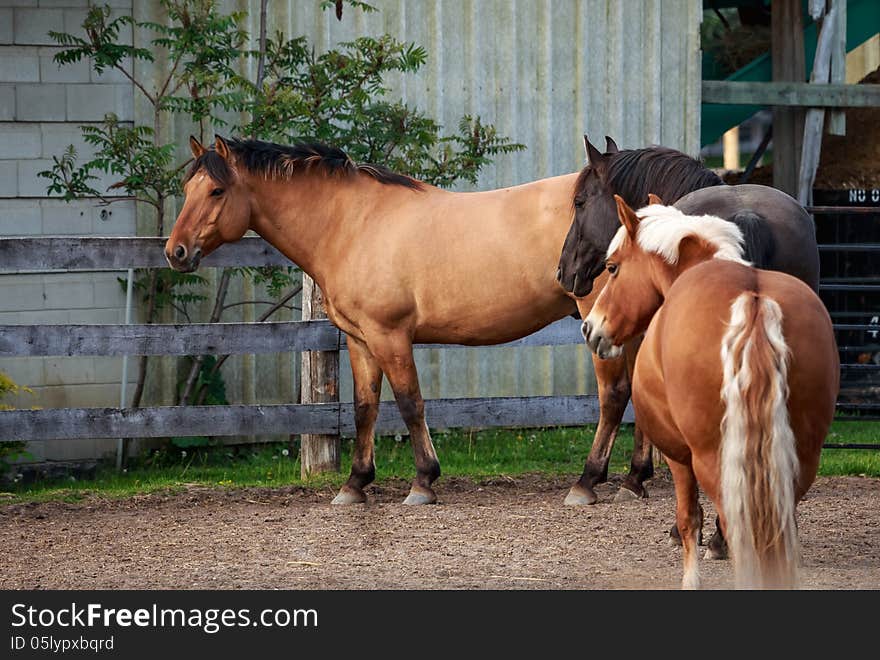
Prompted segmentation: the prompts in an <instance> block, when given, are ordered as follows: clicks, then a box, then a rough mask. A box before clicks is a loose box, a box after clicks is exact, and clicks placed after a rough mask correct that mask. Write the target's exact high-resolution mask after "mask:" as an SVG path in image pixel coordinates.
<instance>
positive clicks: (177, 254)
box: [174, 245, 186, 261]
mask: <svg viewBox="0 0 880 660" xmlns="http://www.w3.org/2000/svg"><path fill="white" fill-rule="evenodd" d="M184 257H186V248H185V247H183V246H182V245H178V246H177V247H176V248H174V258H175V259H177V260H178V261H183V259H184Z"/></svg>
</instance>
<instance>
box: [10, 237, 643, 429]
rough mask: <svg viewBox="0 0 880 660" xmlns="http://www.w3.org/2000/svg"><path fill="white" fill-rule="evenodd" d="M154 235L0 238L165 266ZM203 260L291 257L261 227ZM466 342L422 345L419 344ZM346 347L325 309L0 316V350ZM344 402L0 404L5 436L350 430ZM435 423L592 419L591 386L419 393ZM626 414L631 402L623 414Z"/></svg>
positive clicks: (27, 250) (538, 342)
mask: <svg viewBox="0 0 880 660" xmlns="http://www.w3.org/2000/svg"><path fill="white" fill-rule="evenodd" d="M164 245H165V241H164V239H161V238H71V237H48V238H47V237H39V238H0V273H2V272H7V273H10V272H34V271H37V272H40V271H52V270H65V271H66V270H90V271H91V270H122V269H127V268H130V267H135V268H159V267H165V266H166V265H167V264H166V263H165V257H164V253H163V248H164ZM203 265H204V266H206V267H212V266H213V267H225V266H265V265H281V266H293V265H294V264H292V263H291V262H290V261H289V260H288V259H287V258H286V257H284V256H283V255H281V254H280V253H279V252H277V251H276V250H275V249H274V248H272V247H271V246H269V245H268V244H267V243H265V242H264V241H263V240H262V239H260V238H251V237H248V238H245V239H243V240H242V241H240V242H238V243H233V244H228V245H224V246H223V247H221V248H220V249H218V250H217V251H216V252H215V253H213V254H211V255H209V256H208V257H206V258H205V260H204V262H203ZM582 342H583V338H582V337H581V334H580V329H579V322H578V321H577V320H575V319H572V318H567V319H563V320H561V321H559V322H557V323H554V324H552V325H549V326H547V327H545V328H543V329H541V330H539V331H538V332H536V333H534V334H532V335H529V336H528V337H523V338H522V339H519V340H517V341H513V342H509V343H507V344H501V346H562V345H569V344H580V343H582ZM447 347H448V348H460V347H461V345H457V344H454V345H436V344H431V345H417V346H416V348H435V349H436V348H447ZM340 349H342V350H345V349H346V344H345V341H343V340H342V336H341V333H340V332H339V330H337V329H336V328H335V327H334V326H333V325H331V324H330V322H329V321H300V322H286V323H216V324H187V325H160V324H150V325H144V324H132V325H0V357H22V356H74V355H76V356H116V355H197V354H246V353H278V352H288V351H292V352H300V351H336V350H340ZM352 405H353V404H351V403H342V404H336V403H334V404H290V405H250V406H243V405H234V406H163V407H153V408H138V409H120V408H57V409H48V410H11V411H2V412H0V439H2V440H19V439H21V440H56V439H71V440H72V439H78V438H119V437H166V436H172V435H213V436H224V435H226V436H229V435H256V434H269V433H285V434H286V433H297V434H302V433H309V434H341V435H351V434H353V432H354V413H353V408H352ZM426 411H427V412H426V414H427V421H428V424H430V425H431V426H432V427H434V428H461V427H493V426H506V427H529V426H574V425H580V424H586V423H590V422H595V421H596V420H597V419H598V401H597V398H596V396H595V395H582V396H554V397H547V396H542V397H491V398H469V399H433V400H430V401H428V402H427V405H426ZM626 420H627V421H632V411H631V409H629V410H628V411H627V415H626ZM405 430H406V429H405V426H404V424H403V422H402V420H401V419H400V415H399V413H398V412H397V409H396V406H395V404H393V403H389V402H383V403H382V404H381V408H380V413H379V419H378V422H377V431H378V432H380V433H396V432H400V431H405Z"/></svg>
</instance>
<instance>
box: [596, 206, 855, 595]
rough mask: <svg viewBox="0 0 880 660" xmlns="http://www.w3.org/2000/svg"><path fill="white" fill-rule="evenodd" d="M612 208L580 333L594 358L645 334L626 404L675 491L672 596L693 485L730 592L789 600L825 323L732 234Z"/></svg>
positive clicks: (817, 304)
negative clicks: (713, 517) (718, 542)
mask: <svg viewBox="0 0 880 660" xmlns="http://www.w3.org/2000/svg"><path fill="white" fill-rule="evenodd" d="M615 201H616V204H617V212H618V216H619V220H620V223H621V224H622V226H621V227H620V228H619V229H618V231H617V233H616V235H615V237H614V239H613V240H612V242H611V245H610V246H609V248H608V251H607V260H606V270H607V272H608V273H609V275H610V277H609V279H608V283H607V284H606V285H605V288H604V289H603V290H602V293H601V294H600V295H599V297H598V299H597V300H596V302H595V304H594V305H593V308H592V311H591V312H590V314H589V316H588V317H587V318H586V320H585V321H584V323H583V332H584V337H585V339H586V341H587V343H588V344H589V346H590V348H592V349H593V351H594V352H596V353H597V354H598V355H599V356H600V357H614V356H616V355H619V354H620V353H621V352H622V350H623V344H625V343H626V342H627V341H629V340H630V339H632V338H633V337H636V336H637V335H640V334H641V333H643V332H644V333H645V336H644V341H643V342H642V345H641V348H640V351H639V354H638V357H637V359H636V363H635V372H634V375H633V395H632V396H633V404H634V406H635V412H636V418H637V419H638V420H639V423H640V424H641V426H642V430H643V431H644V433H645V434H646V435H647V437H648V439H649V440H650V441H651V442H652V443H654V444H655V445H656V446H657V447H658V448H659V449H660V450H661V451H662V452H663V454H664V455H665V456H666V458H667V462H668V463H669V467H670V469H671V471H672V476H673V479H674V482H675V491H676V523H677V526H678V530H679V533H680V535H681V538H682V542H683V547H684V552H683V556H684V578H683V581H682V585H683V587H685V588H697V587H699V584H700V580H699V569H698V560H697V553H696V550H697V545H698V535H699V531H700V528H701V526H702V510H701V508H700V505H699V503H698V500H697V484H699V486H700V487H702V488H703V489H704V491H705V492H706V494H707V495H708V496H709V497H710V498H711V500H712V501H713V502H714V504H715V506H716V508H717V509H718V511H719V525H720V527H721V529H722V530H723V532H724V535H725V536H726V538H727V540H728V543H729V547H730V550H731V553H732V555H733V561H734V568H735V571H736V580H737V585H738V586H744V587H749V588H755V587H771V588H779V587H793V586H796V584H797V572H798V562H799V545H798V538H797V525H796V521H795V506H796V504H797V502H798V501H800V499H801V498H802V497H803V495H804V494H805V493H806V491H807V489H808V488H809V487H810V485H811V484H812V482H813V480H814V479H815V476H816V470H817V468H818V464H819V454H820V452H821V449H822V443H823V441H824V438H825V435H826V433H827V431H828V427H829V426H830V424H831V419H832V417H833V414H834V404H835V400H836V397H837V393H838V387H839V361H838V355H837V347H836V344H835V340H834V333H833V331H832V327H831V319H830V318H829V316H828V312H827V311H826V310H825V307H824V305H823V304H822V301H821V300H820V299H819V297H818V296H817V295H816V293H815V292H814V291H813V290H811V289H810V287H808V286H806V285H805V284H804V283H803V282H801V281H800V280H798V279H796V278H794V277H792V276H790V275H786V274H783V273H778V272H773V271H767V270H760V269H757V268H754V267H752V266H751V265H750V264H749V263H748V262H745V261H743V259H742V255H743V235H742V232H741V231H740V229H739V228H738V227H737V226H736V225H734V224H732V223H730V222H726V221H724V220H721V219H720V218H716V217H711V216H704V217H694V216H687V215H685V214H684V213H682V212H681V211H679V210H678V209H676V208H673V207H666V206H662V205H660V204H659V199H658V198H656V197H653V196H652V198H651V200H650V201H651V203H652V205H651V206H648V207H646V208H644V209H642V210H641V211H639V212H638V213H634V212H633V211H632V209H631V208H630V207H629V206H628V205H627V204H626V202H624V201H623V199H622V198H621V197H619V196H615Z"/></svg>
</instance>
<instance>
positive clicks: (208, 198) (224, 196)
mask: <svg viewBox="0 0 880 660" xmlns="http://www.w3.org/2000/svg"><path fill="white" fill-rule="evenodd" d="M189 145H190V149H191V150H192V154H193V158H194V159H195V160H194V162H193V164H192V166H191V167H190V170H189V172H188V173H187V177H186V180H185V183H184V186H183V191H184V194H185V196H186V198H185V201H184V204H183V208H182V209H181V210H180V214H179V215H178V216H177V222H176V223H175V224H174V229H173V230H172V232H171V236H169V237H168V240H167V241H166V243H165V258H166V259H167V260H168V264H169V265H170V266H171V267H172V268H174V269H175V270H178V271H181V272H191V271H194V270H195V269H196V268H198V267H199V262H200V261H201V259H202V258H203V257H204V256H206V255H208V254H210V253H211V252H213V251H214V250H215V249H216V248H217V247H219V246H220V245H222V244H223V243H231V242H234V241H237V240H239V239H240V238H241V237H242V236H244V234H245V232H247V230H248V228H249V226H250V218H251V202H250V195H248V193H247V189H246V186H245V185H244V184H243V182H242V180H241V178H240V176H239V175H238V173H237V171H236V170H237V168H236V164H235V155H234V154H233V152H232V150H231V149H230V148H229V144H228V143H227V142H226V140H224V139H223V138H221V137H217V139H216V141H215V144H214V148H213V149H206V148H205V147H204V146H202V144H201V143H200V142H199V141H198V140H197V139H196V138H194V137H190V139H189Z"/></svg>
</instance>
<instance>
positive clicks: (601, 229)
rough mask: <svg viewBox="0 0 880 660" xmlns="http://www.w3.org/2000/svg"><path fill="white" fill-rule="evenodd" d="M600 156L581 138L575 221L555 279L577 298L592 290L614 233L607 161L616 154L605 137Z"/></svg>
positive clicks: (587, 140) (613, 143)
mask: <svg viewBox="0 0 880 660" xmlns="http://www.w3.org/2000/svg"><path fill="white" fill-rule="evenodd" d="M605 140H606V146H605V153H604V154H603V153H601V152H600V151H599V150H598V149H597V148H596V147H595V146H593V144H592V143H591V142H590V140H589V139H588V138H587V136H586V135H584V148H585V150H586V158H587V166H586V167H585V168H584V169H583V170H582V171H581V174H580V176H579V177H578V179H577V182H576V183H575V192H574V220H573V222H572V225H571V227H570V228H569V230H568V235H567V236H566V237H565V243H564V244H563V246H562V254H561V255H560V258H559V269H558V270H557V271H556V279H557V281H558V282H559V283H560V284H561V285H562V288H564V289H565V290H566V291H568V292H569V293H572V294H574V295H575V296H577V297H578V298H580V297H583V296H586V295H587V294H589V293H590V291H592V290H593V280H594V279H595V278H596V277H597V276H598V275H599V273H601V272H602V269H603V268H604V265H605V250H606V249H607V248H608V243H609V241H610V240H611V238H612V237H613V236H614V232H615V231H617V227H618V223H617V210H616V206H615V203H614V190H613V189H612V187H611V186H610V185H609V181H608V164H609V160H610V157H611V156H613V155H614V154H616V153H618V148H617V144H615V142H614V140H612V139H611V138H610V137H606V138H605Z"/></svg>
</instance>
